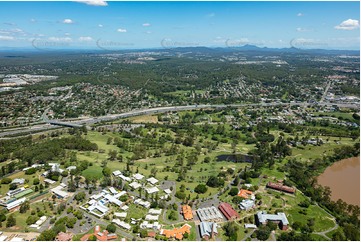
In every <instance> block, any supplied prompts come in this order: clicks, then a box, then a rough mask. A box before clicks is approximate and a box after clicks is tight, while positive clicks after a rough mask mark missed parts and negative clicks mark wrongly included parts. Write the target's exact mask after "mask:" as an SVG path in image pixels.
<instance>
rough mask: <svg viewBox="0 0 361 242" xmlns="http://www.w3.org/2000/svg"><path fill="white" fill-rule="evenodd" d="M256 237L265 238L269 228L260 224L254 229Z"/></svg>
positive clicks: (269, 232) (267, 235)
mask: <svg viewBox="0 0 361 242" xmlns="http://www.w3.org/2000/svg"><path fill="white" fill-rule="evenodd" d="M255 233H256V237H257V239H259V240H267V239H268V238H269V236H270V234H271V230H270V228H269V227H268V226H264V225H261V226H260V227H258V229H257V230H256V232H255Z"/></svg>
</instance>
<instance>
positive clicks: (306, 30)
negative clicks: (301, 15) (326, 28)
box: [296, 28, 311, 32]
mask: <svg viewBox="0 0 361 242" xmlns="http://www.w3.org/2000/svg"><path fill="white" fill-rule="evenodd" d="M296 30H297V32H309V31H311V30H310V29H305V28H297V29H296Z"/></svg>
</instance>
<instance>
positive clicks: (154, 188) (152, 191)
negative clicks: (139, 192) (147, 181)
mask: <svg viewBox="0 0 361 242" xmlns="http://www.w3.org/2000/svg"><path fill="white" fill-rule="evenodd" d="M145 190H146V191H147V193H149V194H152V193H156V192H159V189H158V187H147V188H145Z"/></svg>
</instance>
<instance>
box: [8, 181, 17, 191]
mask: <svg viewBox="0 0 361 242" xmlns="http://www.w3.org/2000/svg"><path fill="white" fill-rule="evenodd" d="M16 188H18V185H17V184H15V183H11V184H10V185H9V190H15V189H16Z"/></svg>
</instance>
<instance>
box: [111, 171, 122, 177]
mask: <svg viewBox="0 0 361 242" xmlns="http://www.w3.org/2000/svg"><path fill="white" fill-rule="evenodd" d="M121 174H122V173H121V171H120V170H116V171H113V176H119V175H121Z"/></svg>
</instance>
